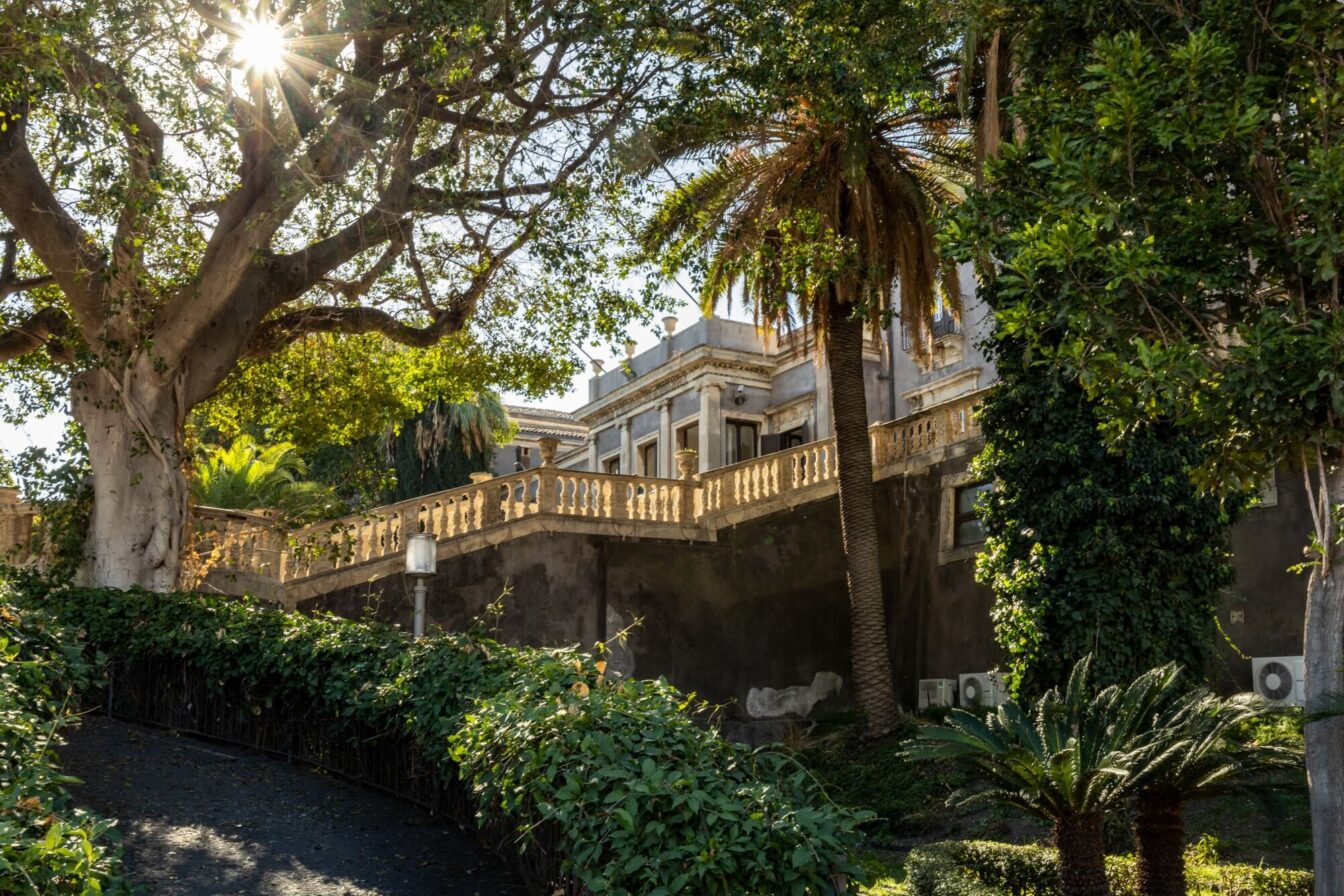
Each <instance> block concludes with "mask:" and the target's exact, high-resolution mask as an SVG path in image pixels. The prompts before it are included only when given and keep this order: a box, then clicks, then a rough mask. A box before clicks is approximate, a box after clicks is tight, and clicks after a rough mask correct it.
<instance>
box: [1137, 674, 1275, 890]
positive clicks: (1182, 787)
mask: <svg viewBox="0 0 1344 896" xmlns="http://www.w3.org/2000/svg"><path fill="white" fill-rule="evenodd" d="M1274 711H1275V710H1274V708H1273V707H1272V706H1271V705H1270V704H1268V703H1266V702H1265V701H1264V700H1262V699H1260V698H1259V697H1256V696H1254V695H1251V694H1241V695H1237V696H1234V697H1219V696H1218V695H1216V694H1213V693H1211V692H1209V691H1208V690H1207V689H1206V688H1198V689H1196V690H1194V691H1183V690H1176V689H1170V690H1168V691H1166V692H1164V693H1163V694H1162V695H1161V699H1160V701H1159V705H1158V707H1157V712H1156V715H1155V716H1154V718H1153V723H1152V724H1151V725H1150V726H1148V727H1147V729H1146V730H1145V731H1141V732H1138V733H1137V734H1138V738H1137V739H1138V742H1139V743H1140V744H1141V746H1142V752H1143V756H1144V763H1143V768H1141V769H1136V770H1135V771H1136V777H1135V786H1136V788H1137V797H1136V799H1135V809H1136V813H1135V819H1134V834H1135V845H1136V847H1137V851H1138V879H1139V892H1140V893H1142V894H1143V896H1185V893H1186V879H1185V824H1184V820H1183V817H1182V813H1183V810H1184V807H1185V804H1186V803H1187V802H1189V801H1190V800H1193V799H1198V798H1201V797H1206V796H1212V795H1214V794H1217V793H1221V792H1223V791H1226V790H1228V789H1231V788H1234V787H1240V786H1244V785H1243V783H1242V782H1244V781H1245V780H1247V779H1248V778H1249V777H1251V776H1253V775H1256V774H1261V773H1265V772H1271V771H1274V770H1280V769H1286V768H1294V767H1297V766H1300V765H1301V763H1302V756H1301V754H1300V753H1299V752H1298V751H1297V750H1294V749H1291V748H1288V747H1285V746H1281V745H1276V744H1266V743H1257V742H1251V743H1243V742H1239V741H1238V740H1237V739H1236V738H1235V737H1234V735H1235V733H1236V731H1237V729H1238V728H1241V727H1243V726H1244V725H1245V724H1246V723H1247V722H1251V721H1254V720H1257V719H1260V718H1263V717H1264V716H1265V715H1267V714H1269V713H1272V712H1274ZM1261 780H1262V781H1263V780H1266V779H1265V778H1263V777H1262V778H1261Z"/></svg>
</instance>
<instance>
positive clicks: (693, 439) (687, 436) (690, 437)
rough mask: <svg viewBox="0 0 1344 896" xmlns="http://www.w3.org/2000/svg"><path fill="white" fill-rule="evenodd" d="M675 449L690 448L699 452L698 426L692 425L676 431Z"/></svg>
mask: <svg viewBox="0 0 1344 896" xmlns="http://www.w3.org/2000/svg"><path fill="white" fill-rule="evenodd" d="M677 448H678V449H683V448H690V449H691V450H692V451H699V450H700V424H699V423H692V424H690V425H689V426H683V427H682V428H681V429H679V430H677Z"/></svg>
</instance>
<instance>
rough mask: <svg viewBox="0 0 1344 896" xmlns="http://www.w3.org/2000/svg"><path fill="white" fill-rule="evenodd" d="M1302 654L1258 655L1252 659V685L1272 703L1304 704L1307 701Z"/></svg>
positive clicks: (1281, 704)
mask: <svg viewBox="0 0 1344 896" xmlns="http://www.w3.org/2000/svg"><path fill="white" fill-rule="evenodd" d="M1305 677H1306V669H1305V666H1304V665H1303V662H1302V657H1300V656H1258V657H1255V658H1253V659H1252V660H1251V687H1252V688H1253V689H1254V690H1255V692H1256V693H1257V694H1259V695H1260V696H1261V697H1264V698H1265V699H1266V700H1268V701H1269V702H1270V703H1274V704H1277V705H1279V706H1302V705H1303V704H1304V703H1306V699H1305V696H1306V695H1305V693H1304V689H1303V682H1302V680H1303V678H1305Z"/></svg>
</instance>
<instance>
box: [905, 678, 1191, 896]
mask: <svg viewBox="0 0 1344 896" xmlns="http://www.w3.org/2000/svg"><path fill="white" fill-rule="evenodd" d="M1090 665H1091V664H1090V661H1089V660H1088V659H1084V660H1083V661H1081V662H1080V663H1079V664H1078V665H1077V666H1076V667H1075V668H1074V670H1073V673H1072V675H1070V677H1069V683H1068V686H1067V687H1066V688H1065V690H1064V691H1063V692H1060V691H1059V690H1058V689H1056V688H1052V689H1051V690H1049V691H1047V692H1046V693H1045V694H1044V695H1043V696H1042V697H1041V698H1040V699H1039V700H1037V701H1036V703H1035V705H1034V706H1033V707H1031V710H1030V712H1028V711H1026V710H1024V709H1023V708H1022V707H1021V706H1019V705H1018V704H1017V703H1016V702H1014V701H1011V700H1010V701H1007V702H1006V703H1004V704H1002V705H1001V706H999V707H998V709H997V711H996V712H994V713H992V714H990V715H989V716H988V717H986V718H985V719H981V718H980V717H978V716H976V715H974V714H973V713H969V712H966V711H965V710H960V709H957V710H953V711H952V714H951V716H949V718H948V720H947V723H946V724H945V725H939V726H929V727H927V728H924V729H923V730H922V731H921V732H920V736H919V737H917V738H915V739H913V740H912V741H910V742H909V743H908V744H907V745H906V755H908V756H911V757H912V758H919V759H957V760H961V761H964V762H968V763H970V764H971V765H973V766H975V767H976V768H977V769H978V770H979V771H980V772H981V774H982V775H983V777H984V778H985V779H987V780H988V781H990V782H991V786H990V787H988V788H985V789H983V790H978V791H971V792H968V793H966V794H964V795H963V796H962V797H961V800H962V801H963V802H973V801H986V802H995V803H999V804H1001V805H1006V806H1012V807H1014V808H1017V809H1020V810H1021V811H1023V812H1026V813H1028V814H1030V815H1034V816H1036V817H1038V818H1042V819H1044V820H1046V821H1048V822H1050V824H1051V826H1052V829H1053V834H1054V839H1055V845H1056V847H1057V848H1058V850H1059V877H1060V891H1061V892H1062V893H1063V894H1064V896H1105V894H1107V893H1109V892H1110V888H1109V884H1108V883H1107V880H1106V864H1105V855H1106V852H1105V847H1104V843H1103V840H1102V822H1103V819H1104V818H1105V815H1106V813H1107V812H1110V811H1112V810H1114V809H1116V808H1118V807H1119V806H1121V805H1122V804H1123V803H1124V802H1125V800H1127V799H1128V798H1129V797H1131V796H1133V795H1134V793H1135V791H1136V789H1137V786H1138V783H1139V781H1140V778H1139V776H1138V775H1136V774H1135V771H1136V770H1137V769H1142V768H1144V767H1146V763H1147V762H1148V761H1149V758H1150V756H1151V752H1152V750H1153V746H1152V745H1151V744H1145V743H1142V742H1140V740H1139V734H1140V732H1142V731H1144V730H1146V729H1147V727H1148V726H1149V725H1150V724H1151V723H1152V720H1153V718H1154V715H1155V713H1156V712H1157V710H1158V708H1159V707H1160V706H1162V705H1165V704H1168V703H1169V702H1170V694H1171V691H1172V688H1173V687H1174V686H1175V681H1176V677H1177V674H1178V672H1177V669H1176V667H1175V666H1163V667H1160V668H1157V669H1153V670H1151V671H1149V672H1146V673H1144V674H1143V675H1142V676H1140V677H1139V678H1138V679H1136V680H1135V681H1134V682H1133V683H1131V684H1130V685H1129V686H1128V687H1126V688H1124V689H1121V688H1118V687H1114V686H1112V687H1109V688H1105V689H1103V690H1101V691H1099V692H1096V693H1093V692H1092V689H1091V687H1090V685H1089V680H1088V679H1089V667H1090Z"/></svg>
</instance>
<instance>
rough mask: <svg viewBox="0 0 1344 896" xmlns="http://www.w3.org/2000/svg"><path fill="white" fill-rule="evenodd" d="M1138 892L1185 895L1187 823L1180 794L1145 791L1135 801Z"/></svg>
mask: <svg viewBox="0 0 1344 896" xmlns="http://www.w3.org/2000/svg"><path fill="white" fill-rule="evenodd" d="M1136 804H1137V805H1136V809H1137V814H1136V816H1135V819H1134V832H1135V839H1136V840H1137V845H1138V875H1139V892H1140V893H1141V894H1142V896H1185V893H1186V882H1185V822H1184V819H1183V818H1182V815H1181V813H1182V811H1183V809H1184V807H1183V805H1182V803H1181V799H1180V797H1179V796H1176V795H1175V794H1171V793H1161V792H1151V791H1145V792H1144V793H1141V794H1139V798H1138V799H1137V800H1136Z"/></svg>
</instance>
